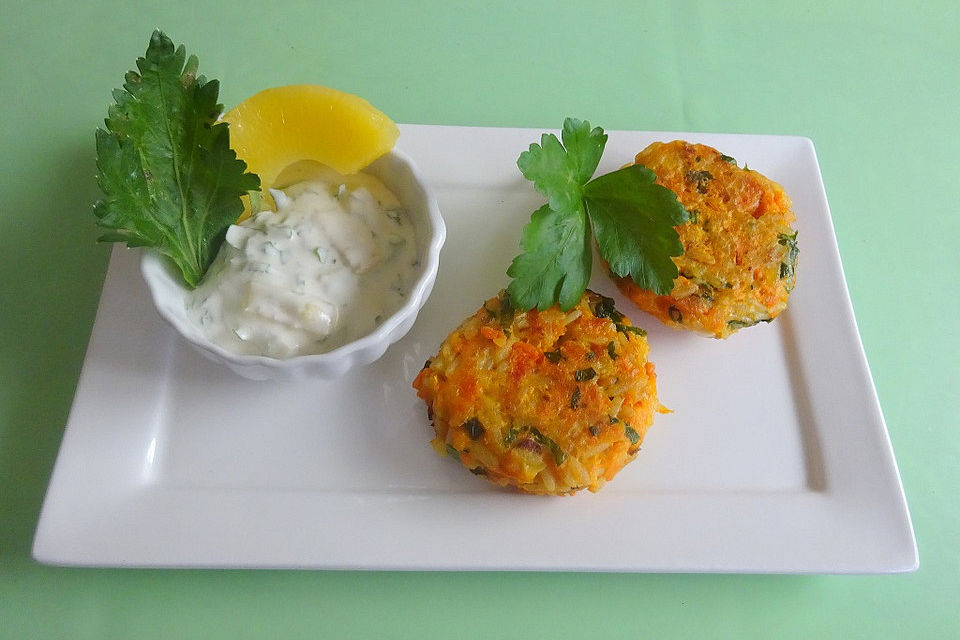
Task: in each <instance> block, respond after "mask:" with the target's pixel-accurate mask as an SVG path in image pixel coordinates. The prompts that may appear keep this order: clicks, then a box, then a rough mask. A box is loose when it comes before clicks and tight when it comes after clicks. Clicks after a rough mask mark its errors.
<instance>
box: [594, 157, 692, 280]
mask: <svg viewBox="0 0 960 640" xmlns="http://www.w3.org/2000/svg"><path fill="white" fill-rule="evenodd" d="M656 179H657V176H656V174H655V173H654V172H653V171H651V170H650V169H647V168H646V167H644V166H642V165H636V164H635V165H630V166H628V167H624V168H623V169H620V170H619V171H614V172H613V173H608V174H606V175H603V176H600V177H599V178H597V179H595V180H592V181H590V182H588V183H587V184H586V185H585V186H584V188H583V197H584V199H585V200H586V203H587V213H588V215H589V216H590V222H591V223H592V224H593V231H594V233H595V234H596V236H597V247H598V248H599V249H600V255H602V256H603V257H604V259H605V260H606V261H607V262H608V263H609V264H610V269H611V270H612V271H613V272H614V273H615V274H617V275H618V276H620V277H626V276H628V275H629V276H631V277H632V278H633V281H634V282H636V283H637V285H638V286H640V287H642V288H644V289H649V290H650V291H653V292H654V293H657V294H659V295H666V294H668V293H670V290H671V289H672V288H673V279H674V278H676V277H677V273H678V272H677V266H676V265H675V264H674V263H673V260H671V259H670V256H679V255H682V254H683V244H681V242H680V236H679V235H677V232H676V230H675V229H674V227H675V226H676V225H679V224H683V223H684V222H686V221H687V219H688V214H687V211H686V209H684V208H683V206H682V205H681V204H680V203H679V202H678V201H677V194H675V193H674V192H673V191H671V190H670V189H667V188H666V187H662V186H660V185H658V184H655V183H654V180H656Z"/></svg>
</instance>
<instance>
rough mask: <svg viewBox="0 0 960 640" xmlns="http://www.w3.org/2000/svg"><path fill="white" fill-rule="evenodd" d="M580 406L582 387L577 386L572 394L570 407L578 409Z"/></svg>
mask: <svg viewBox="0 0 960 640" xmlns="http://www.w3.org/2000/svg"><path fill="white" fill-rule="evenodd" d="M579 406H580V387H577V388H576V389H574V390H573V393H571V394H570V408H571V409H576V408H577V407H579Z"/></svg>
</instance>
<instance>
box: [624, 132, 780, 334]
mask: <svg viewBox="0 0 960 640" xmlns="http://www.w3.org/2000/svg"><path fill="white" fill-rule="evenodd" d="M635 163H636V164H641V165H644V166H645V167H647V168H648V169H650V170H651V171H653V172H654V173H655V174H656V175H657V183H658V184H660V185H662V186H664V187H667V188H668V189H670V190H672V191H673V192H675V193H676V194H677V197H678V199H679V200H680V203H681V204H683V206H684V207H685V208H686V209H687V211H689V212H690V217H691V219H690V221H689V222H686V223H684V224H682V225H680V226H678V227H676V229H677V232H678V233H679V234H680V241H681V242H682V243H683V247H684V253H683V255H682V256H679V257H676V258H674V259H673V260H674V262H675V263H676V265H677V267H678V269H679V271H680V275H679V277H678V278H677V279H676V280H674V284H673V289H672V290H671V291H670V294H669V295H665V296H661V295H657V294H655V293H653V292H651V291H647V290H645V289H641V288H640V287H638V286H637V285H636V283H634V282H633V280H632V279H630V278H618V277H616V276H614V280H615V281H616V283H617V286H618V287H619V288H620V290H621V291H622V292H623V293H624V295H625V296H627V297H628V298H630V299H631V300H632V301H633V302H634V303H635V304H636V305H637V306H638V307H640V308H641V309H643V310H644V311H647V312H649V313H651V314H653V315H654V316H656V317H657V318H659V319H660V320H661V321H662V322H663V323H664V324H667V325H669V326H672V327H675V328H682V329H693V330H695V331H700V332H703V333H706V334H709V335H712V336H714V337H716V338H726V337H727V336H729V335H730V334H732V333H734V332H735V331H737V330H739V329H742V328H743V327H749V326H752V325H755V324H757V323H759V322H769V321H771V320H773V319H774V318H775V317H777V315H779V314H780V312H781V311H783V310H784V309H785V308H786V306H787V298H788V297H789V295H790V292H791V290H792V289H793V286H794V282H795V277H796V276H795V271H796V263H797V242H796V238H797V234H796V232H795V231H794V230H793V229H792V228H791V226H790V225H791V224H792V223H793V222H794V220H795V218H794V215H793V212H792V211H791V202H790V198H789V197H788V196H787V194H786V193H785V192H784V190H783V188H782V187H781V186H780V185H779V184H777V183H776V182H774V181H772V180H770V179H768V178H766V177H764V176H763V175H761V174H759V173H757V172H756V171H752V170H750V169H747V168H740V167H738V166H737V164H736V160H734V159H733V158H731V157H730V156H726V155H723V154H722V153H720V152H719V151H717V150H716V149H714V148H712V147H708V146H705V145H702V144H690V143H688V142H684V141H682V140H675V141H673V142H666V143H664V142H655V143H653V144H651V145H650V146H649V147H647V148H646V149H644V150H643V151H641V152H640V153H638V154H637V156H636V160H635Z"/></svg>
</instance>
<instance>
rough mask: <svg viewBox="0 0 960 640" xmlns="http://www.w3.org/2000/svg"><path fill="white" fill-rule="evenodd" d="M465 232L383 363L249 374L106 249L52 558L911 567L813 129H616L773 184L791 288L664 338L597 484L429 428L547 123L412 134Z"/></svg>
mask: <svg viewBox="0 0 960 640" xmlns="http://www.w3.org/2000/svg"><path fill="white" fill-rule="evenodd" d="M401 129H402V136H401V139H400V146H401V147H402V148H403V149H404V150H405V151H406V152H408V153H409V154H410V155H411V156H412V157H413V158H414V159H415V160H416V162H417V163H418V164H419V165H420V168H421V169H422V170H423V172H424V175H425V176H427V178H428V181H429V182H430V184H431V186H432V187H433V189H434V190H435V192H436V194H437V197H438V199H439V201H440V207H441V211H442V212H443V214H444V217H445V219H446V222H447V225H448V240H447V244H446V246H445V248H444V250H443V255H442V258H441V266H440V274H439V277H438V278H437V283H436V288H435V289H434V292H433V296H432V297H431V299H430V301H429V302H428V303H427V305H426V307H424V309H423V311H422V312H421V315H420V318H419V320H418V321H417V324H416V325H415V326H414V328H413V330H412V331H411V332H410V334H409V335H407V337H406V338H404V339H403V340H402V341H400V342H399V343H397V344H395V345H394V346H393V347H391V348H390V350H388V352H387V354H386V356H385V357H384V358H383V359H382V360H380V361H378V362H376V363H374V364H373V365H371V366H369V367H366V368H361V369H360V370H356V371H353V372H352V373H350V374H348V375H347V376H345V377H343V378H341V379H338V380H334V381H315V382H302V383H293V384H291V383H277V382H251V381H248V380H244V379H241V378H238V377H236V376H235V375H233V374H231V373H230V372H229V371H228V370H226V369H222V368H218V367H217V366H216V365H213V364H211V363H209V362H207V361H206V360H204V359H202V358H201V357H200V356H198V355H196V354H195V353H194V352H193V351H192V350H191V349H189V348H188V347H187V346H186V345H185V344H184V343H183V342H182V341H181V340H180V339H179V338H178V337H177V336H176V335H175V334H174V332H173V331H172V330H171V329H170V328H169V327H167V326H166V325H165V324H164V323H163V322H162V321H161V320H160V318H159V316H158V315H157V313H156V312H155V311H154V309H153V307H152V305H151V303H150V300H149V298H148V294H147V291H146V288H145V286H144V284H143V282H142V281H141V278H140V275H139V272H138V269H137V258H138V256H137V254H136V253H135V252H132V251H127V250H125V249H122V248H119V247H118V248H117V249H116V250H115V251H114V254H113V257H112V259H111V262H110V268H109V271H108V273H107V278H106V281H105V284H104V289H103V295H102V299H101V302H100V309H99V312H98V314H97V320H96V324H95V326H94V329H93V335H92V338H91V341H90V345H89V348H88V351H87V356H86V360H85V362H84V367H83V373H82V375H81V378H80V384H79V386H78V389H77V395H76V398H75V401H74V404H73V409H72V411H71V414H70V418H69V422H68V424H67V427H66V431H65V433H64V438H63V444H62V446H61V450H60V454H59V457H58V458H57V462H56V466H55V468H54V472H53V477H52V480H51V483H50V487H49V489H48V493H47V496H46V500H45V502H44V506H43V511H42V514H41V517H40V522H39V525H38V528H37V534H36V539H35V542H34V556H35V557H36V558H37V559H38V560H39V561H41V562H45V563H53V564H66V565H97V566H150V567H160V566H164V567H297V568H317V569H330V568H336V569H449V570H461V569H487V570H600V571H685V572H686V571H724V572H797V573H810V572H826V573H847V572H894V571H909V570H912V569H914V568H916V566H917V563H918V560H917V550H916V543H915V541H914V537H913V529H912V527H911V524H910V517H909V514H908V511H907V506H906V501H905V499H904V494H903V489H902V486H901V484H900V479H899V475H898V472H897V467H896V463H895V461H894V458H893V453H892V451H891V448H890V442H889V439H888V437H887V433H886V428H885V426H884V423H883V417H882V414H881V412H880V407H879V404H878V402H877V397H876V392H875V390H874V388H873V383H872V380H871V378H870V372H869V370H868V368H867V363H866V359H865V357H864V354H863V348H862V346H861V343H860V338H859V335H858V333H857V327H856V322H855V320H854V317H853V310H852V308H851V305H850V300H849V296H848V293H847V289H846V284H845V282H844V278H843V271H842V268H841V264H840V258H839V254H838V251H837V244H836V239H835V237H834V234H833V227H832V224H831V220H830V212H829V209H828V207H827V201H826V197H825V194H824V189H823V183H822V181H821V179H820V174H819V169H818V165H817V160H816V155H815V152H814V149H813V145H812V143H811V142H810V140H808V139H806V138H797V137H783V136H748V135H710V134H699V133H697V134H694V133H676V134H675V133H647V132H626V131H613V132H609V133H610V139H609V142H608V144H607V150H606V152H605V154H604V158H603V162H602V164H601V166H600V169H599V172H606V171H610V170H613V169H615V168H617V167H619V166H621V165H622V164H624V163H626V162H628V161H630V160H631V159H632V158H633V155H634V154H635V153H636V152H637V151H639V150H640V149H642V148H643V147H645V146H646V145H647V144H648V143H649V142H651V141H653V140H670V139H674V138H686V139H689V140H693V141H697V142H703V143H706V144H709V145H712V146H715V147H717V148H719V149H721V150H722V151H723V152H724V153H727V154H729V155H732V156H734V157H735V158H736V159H737V161H738V162H740V163H741V164H742V163H747V164H748V165H749V166H750V167H753V168H755V169H758V170H759V171H761V172H763V173H764V174H766V175H767V176H769V177H770V178H772V179H774V180H776V181H778V182H780V183H781V184H783V186H784V187H785V188H786V190H787V193H789V194H790V195H791V197H792V198H793V202H794V210H795V212H796V214H797V217H798V223H797V227H798V229H799V232H800V233H799V246H800V263H799V268H798V285H797V288H796V290H795V291H794V293H793V296H792V298H791V301H790V307H789V309H788V311H787V312H786V313H785V314H784V315H782V316H781V317H780V318H779V319H777V320H776V321H775V322H773V323H771V324H768V325H762V326H757V327H753V328H750V329H747V330H744V331H742V332H740V333H738V334H737V335H734V336H733V337H731V338H730V339H729V340H726V341H718V340H713V339H709V338H703V337H700V336H697V335H692V334H687V333H681V332H677V331H673V330H670V329H667V328H665V327H663V326H661V325H660V324H659V322H657V321H656V320H654V319H652V318H651V317H649V316H646V315H644V314H643V313H640V312H638V311H636V310H633V311H631V308H632V307H631V306H630V303H629V302H626V301H625V300H624V299H623V298H622V297H620V296H619V295H618V294H617V291H616V288H615V287H614V286H613V285H612V283H611V282H610V281H609V280H608V279H607V278H606V276H605V274H604V271H603V270H602V269H599V268H597V269H595V270H594V274H595V275H594V280H593V283H592V285H591V286H592V288H594V289H595V290H597V291H600V292H603V293H605V294H607V295H612V296H613V297H614V298H616V300H617V302H618V306H619V308H620V309H621V310H622V311H625V312H626V313H627V314H628V315H629V316H630V317H631V318H632V319H633V320H634V322H635V323H636V324H640V325H641V326H643V327H645V328H647V329H648V331H649V341H650V345H651V358H652V360H653V361H654V362H655V363H656V365H657V371H658V374H659V389H660V396H661V401H662V402H663V403H664V404H666V405H667V406H669V407H670V408H671V409H673V410H674V413H672V414H669V415H664V416H659V417H657V419H656V421H655V423H654V425H653V428H652V429H651V430H650V432H649V434H648V435H647V438H646V440H645V441H644V447H643V450H642V452H641V453H640V456H639V458H638V459H637V460H636V461H635V462H633V463H632V464H630V465H628V466H627V467H626V468H625V469H624V470H623V471H622V472H621V473H620V474H619V475H618V476H617V477H616V478H615V479H614V480H613V481H612V482H611V483H609V484H608V485H607V486H606V487H605V488H604V489H603V490H602V491H601V492H600V493H598V494H590V493H587V492H584V493H581V494H577V495H576V496H573V497H567V498H544V497H532V496H523V495H515V494H513V493H509V492H505V491H502V490H499V489H497V488H495V487H494V486H493V485H491V484H489V483H487V482H486V481H485V480H484V479H482V478H480V477H477V476H473V475H471V474H470V473H467V472H466V471H465V470H464V469H463V468H462V467H460V465H458V464H457V463H456V462H454V461H452V460H450V459H446V458H441V457H439V456H437V455H436V454H435V453H434V452H433V450H432V448H431V447H430V446H429V440H430V437H431V429H430V426H429V423H428V421H427V418H426V411H425V408H424V405H423V403H422V402H421V401H420V400H419V399H417V398H416V396H415V394H414V391H413V389H412V388H411V386H410V383H411V381H412V380H413V378H414V376H415V375H416V373H417V371H418V370H419V369H420V367H421V366H422V365H423V362H424V361H425V360H426V359H427V358H428V357H430V356H432V355H433V354H434V353H435V351H436V349H437V347H438V346H439V343H440V341H441V340H442V339H443V338H444V337H445V336H446V335H447V333H448V332H449V331H451V330H452V329H453V328H454V327H455V326H456V325H457V324H458V323H459V322H460V321H461V320H462V319H463V318H464V317H466V316H467V315H468V314H471V313H473V312H474V311H475V310H476V309H477V308H478V307H479V306H480V304H481V302H482V301H483V300H485V299H486V298H489V297H491V296H493V295H495V294H496V293H497V291H498V290H499V289H501V288H502V287H504V286H506V284H507V277H506V275H505V270H506V268H507V266H508V264H509V263H510V260H511V259H512V258H513V257H514V255H515V254H516V253H517V252H518V242H519V238H520V232H521V229H522V228H523V225H524V224H525V223H526V222H527V220H528V219H529V214H530V213H531V212H532V211H533V210H534V209H535V208H537V207H538V206H539V205H540V204H541V203H542V199H541V197H540V196H539V195H538V194H537V193H535V192H534V190H533V188H532V186H531V185H530V183H528V182H527V181H525V180H524V179H523V178H522V176H521V175H520V173H519V171H518V170H517V168H516V165H515V162H516V158H517V156H518V155H519V153H520V152H521V151H523V150H524V149H526V148H527V146H528V145H529V144H530V143H532V142H536V141H539V139H540V133H541V132H540V131H539V130H525V129H491V128H474V127H441V126H422V125H406V126H402V127H401Z"/></svg>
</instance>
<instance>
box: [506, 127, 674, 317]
mask: <svg viewBox="0 0 960 640" xmlns="http://www.w3.org/2000/svg"><path fill="white" fill-rule="evenodd" d="M561 137H562V139H563V143H562V144H561V142H560V140H558V139H557V136H555V135H553V134H543V135H542V136H541V138H540V144H531V145H530V148H529V150H527V151H524V152H523V153H521V154H520V157H519V158H518V159H517V166H518V167H519V168H520V171H521V172H522V173H523V175H524V177H526V178H527V179H528V180H530V181H531V182H533V184H534V187H536V189H537V191H539V192H540V193H542V194H543V195H545V196H547V197H548V198H549V202H548V203H547V204H545V205H544V206H542V207H540V208H539V209H537V210H536V211H534V212H533V215H532V216H531V218H530V222H529V223H528V224H527V226H526V227H525V228H524V230H523V237H522V239H521V241H520V247H521V248H522V249H523V253H521V254H520V255H519V256H517V257H516V258H514V260H513V262H512V263H511V264H510V268H509V269H508V270H507V275H508V276H510V277H511V278H512V281H511V282H510V284H509V286H508V287H507V292H508V293H509V294H510V298H511V299H512V301H513V304H514V306H515V307H517V308H518V309H524V310H525V309H532V308H533V307H537V308H538V309H541V310H542V309H546V308H547V307H550V306H552V305H554V304H557V303H559V305H560V307H561V308H562V309H564V310H568V309H571V308H572V307H573V306H574V305H576V303H577V301H578V300H580V297H581V296H582V295H583V292H584V290H585V289H586V288H587V283H588V282H589V281H590V270H591V266H592V263H593V258H592V254H591V249H590V240H591V232H592V234H593V235H594V236H596V239H597V247H598V248H599V250H600V255H601V256H603V258H604V259H605V260H606V261H607V263H609V265H610V269H611V271H613V273H615V274H616V275H618V276H620V277H627V276H629V277H631V278H632V279H633V281H634V282H636V283H637V285H638V286H640V287H642V288H644V289H649V290H651V291H654V292H656V293H658V294H666V293H669V291H670V290H671V289H672V288H673V280H674V278H676V277H677V267H676V265H675V264H674V263H673V260H671V256H679V255H682V254H683V245H682V244H681V243H680V237H679V235H678V234H677V232H676V230H675V229H674V227H675V226H676V225H679V224H682V223H684V222H686V221H687V220H688V219H689V214H688V213H687V211H686V209H684V208H683V205H681V204H680V202H679V201H678V200H677V195H676V194H675V193H674V192H673V191H670V190H669V189H667V188H665V187H662V186H660V185H658V184H656V183H655V182H654V181H655V180H656V175H655V174H654V173H653V172H652V171H651V170H650V169H647V168H646V167H644V166H642V165H630V166H627V167H624V168H622V169H619V170H617V171H613V172H612V173H608V174H605V175H602V176H600V177H598V178H594V179H593V180H591V177H592V176H593V173H594V171H596V169H597V165H599V164H600V157H601V155H603V149H604V147H605V146H606V143H607V135H606V134H605V133H604V132H603V129H601V128H600V127H595V128H591V127H590V123H589V122H587V121H585V120H577V119H575V118H567V119H566V120H565V121H564V123H563V131H562V133H561Z"/></svg>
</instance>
